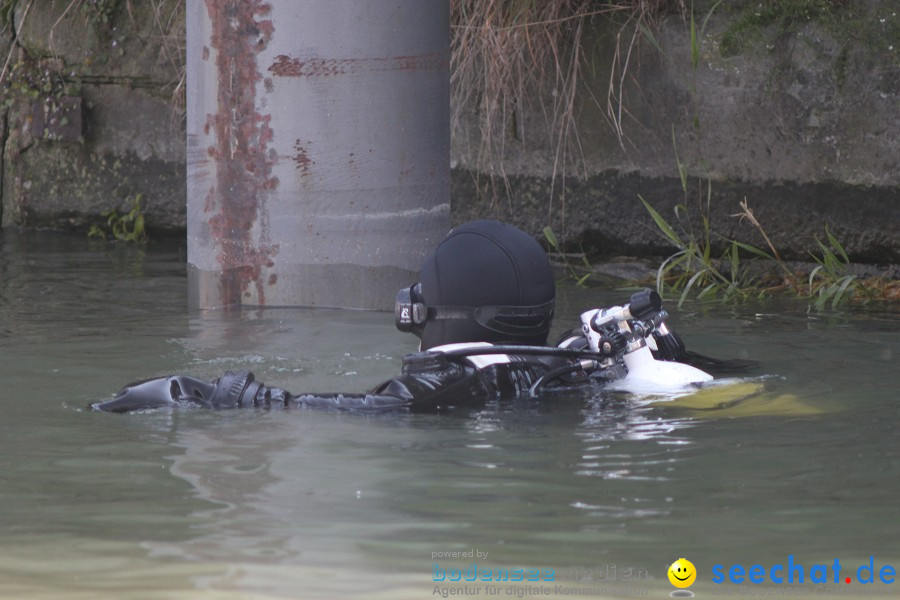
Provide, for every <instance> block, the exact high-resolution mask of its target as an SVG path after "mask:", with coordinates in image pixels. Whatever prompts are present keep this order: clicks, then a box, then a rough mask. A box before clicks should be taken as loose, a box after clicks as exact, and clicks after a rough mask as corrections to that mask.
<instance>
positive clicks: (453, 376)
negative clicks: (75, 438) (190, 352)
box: [91, 355, 491, 412]
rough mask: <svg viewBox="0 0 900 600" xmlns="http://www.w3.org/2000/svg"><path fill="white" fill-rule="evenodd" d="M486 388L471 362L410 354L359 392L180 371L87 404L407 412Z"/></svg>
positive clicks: (476, 399)
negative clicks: (299, 388) (289, 387)
mask: <svg viewBox="0 0 900 600" xmlns="http://www.w3.org/2000/svg"><path fill="white" fill-rule="evenodd" d="M489 388H490V386H489V385H488V384H487V383H486V381H485V379H484V377H483V376H482V374H481V373H480V372H479V371H478V370H477V369H475V368H474V367H472V366H469V365H465V364H460V363H458V362H451V361H447V360H440V359H436V358H435V357H433V356H428V357H427V359H426V360H423V359H422V356H421V355H413V356H412V357H407V359H404V366H403V372H402V373H401V375H400V376H398V377H395V378H394V379H390V380H388V381H386V382H384V383H382V384H381V385H379V386H377V387H376V388H374V389H373V390H371V391H370V392H368V393H364V394H341V393H331V394H292V393H290V392H288V391H286V390H283V389H280V388H276V387H270V386H267V385H265V384H263V383H262V382H259V381H256V378H255V377H254V375H253V373H251V372H249V371H242V372H240V373H232V372H230V371H229V372H227V373H225V375H223V376H222V377H220V378H219V379H215V380H213V381H202V380H200V379H197V378H194V377H189V376H185V375H172V376H168V377H157V378H155V379H148V380H144V381H137V382H134V383H131V384H129V385H127V386H125V387H124V388H122V389H121V390H119V392H118V393H117V394H116V396H115V397H114V398H112V399H111V400H107V401H105V402H98V403H95V404H92V405H91V408H92V409H93V410H97V411H105V412H134V411H140V410H152V409H156V408H173V407H177V406H182V407H191V406H193V407H201V408H212V409H226V408H289V407H302V408H315V409H325V410H350V411H390V410H398V409H400V410H409V411H411V412H440V411H443V410H447V409H450V408H455V407H458V406H471V405H475V404H479V403H480V404H483V403H484V402H485V400H487V398H488V397H489V396H490V393H491V392H490V389H489Z"/></svg>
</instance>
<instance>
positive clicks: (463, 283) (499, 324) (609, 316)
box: [91, 220, 747, 413]
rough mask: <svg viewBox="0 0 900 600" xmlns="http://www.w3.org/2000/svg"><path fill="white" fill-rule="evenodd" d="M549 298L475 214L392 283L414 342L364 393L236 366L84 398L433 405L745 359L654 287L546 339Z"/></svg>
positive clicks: (541, 265) (447, 406) (525, 260)
mask: <svg viewBox="0 0 900 600" xmlns="http://www.w3.org/2000/svg"><path fill="white" fill-rule="evenodd" d="M555 300H556V286H555V283H554V278H553V272H552V268H551V266H550V262H549V260H548V257H547V254H546V252H544V249H543V248H542V247H541V246H540V244H538V243H537V241H536V240H535V239H534V238H532V237H531V236H529V235H528V234H526V233H525V232H523V231H521V230H519V229H517V228H515V227H512V226H510V225H506V224H503V223H500V222H498V221H485V220H483V221H474V222H470V223H467V224H465V225H461V226H459V227H456V228H455V229H453V230H452V231H451V232H450V233H449V234H448V236H447V237H446V238H445V239H444V240H443V241H442V242H441V243H440V244H439V245H438V246H437V247H436V248H435V249H434V251H433V252H431V254H429V255H428V257H427V258H426V259H425V262H424V263H423V265H422V267H421V269H420V271H419V281H418V283H416V284H414V285H412V286H411V287H409V288H404V289H402V290H400V291H399V292H398V294H397V298H396V303H395V322H396V325H397V327H398V328H399V329H400V330H401V331H405V332H411V333H413V334H415V335H416V336H417V337H418V338H419V339H420V340H421V343H420V346H419V351H418V352H416V353H412V354H408V355H407V356H405V357H404V358H403V366H402V369H401V373H400V375H398V376H397V377H395V378H393V379H390V380H388V381H386V382H384V383H381V384H380V385H378V386H376V387H375V388H373V389H372V390H371V391H369V392H367V393H357V394H337V393H330V394H292V393H290V392H288V391H285V390H282V389H279V388H276V387H270V386H266V385H264V384H263V383H261V382H258V381H256V380H255V378H254V376H253V374H252V373H251V372H249V371H242V372H239V373H233V372H227V373H225V375H223V376H222V377H220V378H219V379H216V380H213V381H202V380H199V379H196V378H194V377H190V376H185V375H174V376H168V377H158V378H154V379H148V380H145V381H139V382H135V383H132V384H130V385H128V386H126V387H124V388H123V389H122V390H121V391H119V392H118V394H116V396H115V397H114V398H112V399H111V400H107V401H104V402H99V403H96V404H93V405H91V407H92V408H93V409H94V410H99V411H110V412H130V411H136V410H147V409H154V408H162V407H174V406H196V407H204V408H212V409H225V408H242V407H260V408H274V407H285V408H287V407H306V408H317V409H331V410H335V409H336V410H356V411H405V412H430V413H434V412H444V411H449V410H452V409H459V408H477V407H480V406H483V405H484V404H485V402H487V401H488V400H490V399H493V398H502V399H512V398H516V397H525V396H529V397H530V396H534V395H536V394H537V392H538V391H539V390H540V389H542V388H544V387H548V386H551V385H568V386H571V385H579V384H584V383H586V382H590V381H600V382H602V383H605V384H608V385H612V384H615V385H623V386H625V387H624V388H623V389H629V386H631V387H634V386H638V387H642V388H647V386H649V388H650V389H672V388H674V387H683V386H688V385H696V384H699V383H702V382H704V381H708V380H710V379H712V376H711V375H709V374H708V373H706V372H705V371H703V370H700V369H699V368H697V367H698V366H702V367H703V368H704V369H707V370H710V369H718V370H735V369H737V370H740V369H742V368H743V367H745V366H746V365H747V363H746V361H717V360H715V359H711V358H708V357H704V356H701V355H698V354H695V353H692V352H689V351H687V350H685V347H684V344H683V343H682V341H681V339H680V338H679V337H678V336H677V335H676V334H675V333H673V332H671V331H670V330H669V329H668V328H667V327H666V324H665V319H666V317H667V314H666V312H665V311H664V310H663V309H662V304H661V299H660V297H659V295H658V294H657V293H656V292H652V291H650V290H644V291H642V292H639V293H637V294H634V295H633V296H632V297H631V300H630V302H629V303H628V304H627V305H624V306H615V307H611V308H607V309H602V310H601V309H593V310H589V311H587V312H585V313H583V314H582V315H581V321H582V324H581V326H580V327H577V328H575V329H573V330H571V331H569V332H567V333H566V334H564V335H563V336H562V337H561V338H560V340H559V342H558V344H557V345H556V346H547V345H546V344H547V336H548V335H549V333H550V327H551V324H552V322H553V314H554V309H555Z"/></svg>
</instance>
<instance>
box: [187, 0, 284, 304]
mask: <svg viewBox="0 0 900 600" xmlns="http://www.w3.org/2000/svg"><path fill="white" fill-rule="evenodd" d="M205 2H206V9H207V12H208V13H209V17H210V21H211V23H212V35H211V45H212V47H213V48H214V49H215V50H216V51H217V52H216V74H217V79H218V95H217V99H216V100H217V101H216V104H217V112H216V113H215V114H208V115H207V118H206V124H205V129H206V131H207V132H210V131H212V132H213V133H214V135H215V143H214V145H212V146H209V148H208V150H207V151H208V153H209V156H210V158H211V159H212V160H213V161H214V162H215V164H216V179H215V183H214V185H213V186H212V187H211V188H210V190H209V194H208V195H207V197H206V201H205V203H204V212H206V213H211V214H210V217H209V227H210V235H211V236H212V239H213V240H214V241H215V244H216V247H217V254H216V258H217V260H218V263H219V265H220V267H221V276H220V280H219V286H220V292H221V297H222V302H223V304H224V305H226V306H238V305H240V304H241V303H242V298H245V297H250V296H251V295H252V294H251V289H253V288H255V291H256V294H257V298H258V304H259V305H260V306H263V305H265V287H266V286H269V285H275V283H276V282H277V275H276V274H275V273H274V272H273V271H272V268H273V267H274V266H275V262H274V257H275V255H276V254H277V253H278V245H277V244H272V243H271V242H270V240H269V223H268V213H267V211H266V198H267V196H268V195H269V193H270V192H271V191H272V190H274V189H275V188H276V187H277V186H278V179H277V178H276V177H274V176H272V166H273V165H274V163H275V160H276V158H277V157H276V155H275V151H274V149H273V150H271V151H269V150H268V148H267V146H268V144H269V142H271V141H272V138H273V135H274V133H273V131H272V129H271V127H269V122H270V120H271V116H270V115H267V114H261V113H260V112H259V111H258V110H257V107H256V87H257V83H258V82H259V81H261V80H262V75H261V74H260V72H259V69H258V67H257V62H256V61H257V56H258V54H259V53H260V52H262V51H263V50H265V48H266V46H267V45H268V43H269V41H270V40H271V38H272V33H273V31H274V29H275V28H274V26H273V24H272V21H271V20H269V19H266V17H268V16H269V13H270V11H271V6H270V5H269V4H267V3H265V2H262V1H261V0H205Z"/></svg>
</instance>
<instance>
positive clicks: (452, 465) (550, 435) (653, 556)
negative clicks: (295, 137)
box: [0, 232, 900, 598]
mask: <svg viewBox="0 0 900 600" xmlns="http://www.w3.org/2000/svg"><path fill="white" fill-rule="evenodd" d="M184 261H185V256H184V251H183V249H182V248H181V247H180V246H179V245H177V244H168V245H167V244H157V245H150V246H148V247H147V248H144V249H139V248H128V247H121V246H107V245H100V246H92V245H90V244H88V243H87V242H86V241H85V240H82V239H81V238H77V237H74V238H73V237H69V236H59V235H52V234H34V233H32V234H17V233H14V232H3V233H2V234H0V378H2V380H3V382H4V385H3V388H2V389H3V391H2V392H0V406H2V413H0V597H2V598H98V597H99V598H105V597H109V598H205V597H209V598H357V597H359V598H431V597H440V594H439V593H438V594H435V591H436V590H435V586H436V585H437V586H438V588H439V589H438V590H437V591H438V592H439V591H440V588H442V587H443V588H445V589H451V590H454V591H460V592H461V593H460V595H457V596H455V597H498V598H509V597H525V598H532V597H594V596H603V597H606V596H608V597H634V596H636V595H637V596H641V597H651V598H664V597H668V595H669V592H670V591H672V590H673V589H674V588H672V586H671V585H670V584H669V582H668V580H667V578H666V570H667V567H668V565H669V564H670V563H671V562H672V561H674V560H675V559H676V558H678V557H681V556H684V557H686V558H688V559H689V560H691V561H692V562H693V563H694V564H695V565H696V567H697V569H698V571H699V575H698V578H697V582H696V583H695V584H694V586H692V590H693V591H694V592H695V593H696V595H697V597H698V598H699V597H712V596H727V595H748V594H759V593H763V592H767V591H768V592H772V593H775V592H780V593H786V591H787V590H788V589H789V588H788V587H786V586H782V587H779V586H772V585H766V586H751V585H748V584H744V585H734V584H729V583H725V584H722V585H716V584H713V583H712V581H711V577H712V568H713V566H714V565H716V564H721V565H724V568H725V569H726V571H727V569H728V568H729V567H730V566H731V565H733V564H741V565H743V566H745V567H749V566H751V565H754V564H760V565H763V566H765V567H766V569H767V572H768V567H770V566H771V565H773V564H783V563H786V562H787V557H788V555H792V556H793V557H794V561H795V562H798V563H801V564H803V565H805V567H806V569H807V573H806V577H807V580H806V581H805V583H804V584H795V585H792V586H790V589H791V590H794V589H795V588H796V589H795V593H797V594H800V593H804V592H805V593H806V594H809V595H814V594H818V595H819V596H820V597H829V596H831V597H847V596H846V593H847V592H852V595H863V594H864V593H869V592H871V593H877V594H878V595H884V596H890V595H895V596H896V591H895V590H898V589H900V588H898V587H897V586H900V583H894V584H892V585H886V584H882V583H879V582H877V581H876V583H873V584H869V585H865V586H864V585H862V584H860V583H859V582H858V581H856V580H855V577H856V575H855V573H856V568H857V567H858V566H860V565H862V564H868V560H869V557H870V556H874V564H875V567H876V572H877V569H878V568H880V567H881V566H882V565H893V566H894V567H896V568H898V569H900V547H898V542H897V541H898V539H900V505H898V498H900V444H898V441H900V436H898V433H900V431H898V416H900V408H898V406H900V404H898V402H897V394H896V388H897V383H898V377H897V372H898V357H900V343H898V335H897V334H898V331H900V311H898V310H897V309H896V308H890V307H888V308H885V307H884V306H882V307H880V308H868V309H855V310H853V311H849V312H834V313H824V314H822V313H809V312H807V310H806V307H805V306H804V305H801V304H798V303H793V302H770V303H766V304H756V305H747V306H739V307H737V308H725V307H721V306H718V305H711V306H710V305H691V306H686V307H684V308H682V309H680V310H679V309H675V308H674V307H670V308H672V311H671V312H672V313H673V316H672V318H671V320H670V323H671V325H672V327H673V328H674V329H675V330H676V331H679V332H680V333H682V334H683V335H684V337H685V338H686V339H687V341H688V344H689V346H690V347H692V348H694V349H696V350H697V351H700V352H704V353H707V354H712V355H718V356H740V357H747V358H752V359H756V360H759V361H761V362H762V368H761V369H760V371H759V372H758V374H767V375H772V376H776V377H775V378H773V379H772V380H771V381H770V388H771V390H772V394H779V395H790V396H793V397H795V399H796V400H797V402H798V403H803V404H804V405H805V406H806V407H807V408H809V407H812V409H814V410H815V411H816V412H817V414H795V415H785V414H758V415H754V416H745V417H740V418H737V417H733V416H729V415H728V413H727V412H724V413H721V414H720V413H718V412H717V411H706V412H705V413H704V414H699V413H690V412H685V411H676V410H672V409H671V408H670V407H666V406H659V405H655V406H646V405H644V404H643V403H641V402H639V401H637V400H636V399H634V398H630V397H627V396H623V395H612V394H608V393H604V392H603V390H602V389H592V390H582V391H580V392H577V393H571V394H556V395H553V396H551V397H549V398H545V399H544V400H543V401H540V402H514V403H503V404H492V405H489V406H487V407H486V408H485V409H484V410H481V411H477V412H474V413H471V414H460V415H443V416H427V415H426V416H402V415H385V416H363V415H354V414H334V413H316V412H313V411H303V410H294V411H277V412H271V413H267V412H262V411H259V412H257V411H249V410H245V411H230V412H210V411H202V410H193V411H191V410H182V411H175V412H169V411H160V412H155V413H146V414H135V415H111V414H99V413H92V412H90V411H88V410H85V407H86V406H87V405H88V404H89V403H90V402H95V401H98V400H102V399H106V398H109V397H111V396H112V395H113V394H114V393H115V391H116V390H117V389H118V388H119V387H121V386H122V385H124V384H125V383H127V382H129V381H131V380H134V379H139V378H145V377H149V376H154V375H163V374H167V373H174V372H181V373H190V374H194V375H197V376H201V377H205V378H214V377H217V376H219V375H220V374H221V373H222V372H223V371H224V370H226V369H237V368H250V369H251V370H253V371H254V372H255V373H256V374H257V377H258V378H259V379H261V380H262V381H265V382H267V383H271V384H278V385H280V386H283V387H285V388H287V389H289V390H291V391H294V392H304V391H348V392H354V391H361V390H364V389H367V388H370V387H372V386H373V385H375V384H376V383H378V382H379V381H381V380H383V379H386V378H389V377H391V376H393V375H394V374H396V373H397V371H398V368H399V363H400V358H401V357H402V355H403V354H404V353H406V352H409V351H412V350H414V348H415V340H414V338H412V337H411V336H407V335H404V334H401V333H399V332H397V331H396V330H395V329H394V326H393V322H392V321H393V318H392V315H389V314H385V313H367V312H350V311H347V312H341V311H328V310H315V311H314V310H290V309H273V310H269V311H263V312H259V311H246V312H243V313H241V314H231V315H224V314H221V313H208V314H199V313H198V314H188V313H187V312H186V309H185V307H186V304H187V300H186V289H185V288H186V277H185V264H184ZM628 295H629V292H623V291H615V290H597V289H594V290H573V289H568V290H561V293H560V310H559V313H560V315H559V317H558V319H557V322H558V324H559V328H560V330H562V329H563V328H564V327H566V326H569V325H571V324H572V323H574V322H575V321H576V320H577V315H578V313H579V312H580V311H581V310H583V309H585V308H588V307H594V306H605V305H609V304H613V303H617V302H621V301H624V300H625V299H627V297H628ZM470 550H472V551H475V552H478V553H480V555H477V556H475V557H473V558H468V557H463V556H458V557H456V558H437V557H436V554H435V553H448V552H468V551H470ZM485 554H486V556H484V555H485ZM835 559H839V560H840V563H841V565H843V566H844V567H845V569H846V572H844V571H842V573H841V576H842V577H843V576H844V575H852V576H853V577H854V581H853V582H852V583H851V584H844V583H843V581H841V582H840V583H839V584H834V583H831V577H832V576H831V574H829V585H828V586H824V587H823V586H819V585H817V584H814V583H811V582H810V581H809V579H808V578H809V569H810V568H811V566H812V565H814V564H823V565H832V564H833V563H834V560H835ZM436 563H437V564H438V568H439V569H440V570H443V571H445V572H447V573H449V572H450V571H451V570H452V569H465V568H468V567H469V566H470V565H471V564H472V563H476V565H477V567H478V568H479V569H488V568H493V569H496V568H498V567H502V568H509V569H515V568H519V567H520V568H526V569H538V570H541V571H542V572H545V571H546V570H548V569H553V570H554V573H555V580H554V582H553V584H552V585H551V586H550V587H548V590H549V595H547V594H543V592H541V593H538V592H539V591H540V590H537V589H529V588H525V587H523V586H526V585H532V586H536V585H537V586H539V585H541V584H536V583H531V582H527V581H525V582H521V583H517V584H509V583H507V584H504V585H502V586H498V587H497V588H496V591H497V594H489V592H488V589H487V588H488V587H489V586H490V585H491V584H489V583H484V582H478V583H474V584H469V586H470V589H469V591H472V592H473V593H471V594H468V595H466V594H464V592H466V591H467V590H465V588H463V587H462V586H461V584H457V583H449V582H448V580H446V579H445V580H444V581H443V582H435V581H434V578H435V571H434V568H435V567H434V565H435V564H436ZM462 583H465V582H462ZM479 586H480V589H479V590H478V592H477V593H475V587H479ZM556 586H561V588H559V589H557V588H556ZM576 592H577V593H576ZM582 592H583V593H582ZM517 594H518V595H517Z"/></svg>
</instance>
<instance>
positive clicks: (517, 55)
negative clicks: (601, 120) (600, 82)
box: [450, 0, 684, 191]
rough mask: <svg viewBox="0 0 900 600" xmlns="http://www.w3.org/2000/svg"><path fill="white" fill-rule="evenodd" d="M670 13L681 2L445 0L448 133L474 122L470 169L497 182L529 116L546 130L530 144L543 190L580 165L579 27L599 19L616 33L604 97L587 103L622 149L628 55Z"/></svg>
mask: <svg viewBox="0 0 900 600" xmlns="http://www.w3.org/2000/svg"><path fill="white" fill-rule="evenodd" d="M673 6H674V7H678V8H681V9H684V5H683V3H682V1H681V0H618V1H615V2H597V1H596V0H451V41H450V46H451V90H452V91H451V107H452V118H453V129H454V131H457V132H460V131H464V128H463V127H462V126H461V125H462V124H463V123H464V122H465V119H467V118H469V115H471V114H473V113H474V114H476V115H477V122H478V132H477V137H478V141H477V142H476V147H475V150H474V153H473V154H474V164H473V165H472V166H473V167H475V169H477V170H478V171H480V172H481V173H484V174H487V175H488V176H489V180H490V181H491V184H492V187H494V184H495V183H496V182H498V181H499V182H502V183H503V184H506V183H507V173H506V167H505V164H506V157H507V144H508V143H510V142H524V141H525V139H526V137H527V136H528V135H531V132H529V131H526V125H525V120H524V119H523V118H522V116H523V114H525V113H530V114H534V113H535V111H536V113H537V114H541V115H543V117H544V120H545V122H546V127H542V128H541V129H540V131H539V132H537V134H538V135H542V136H546V138H545V139H544V140H541V141H539V142H538V143H539V145H542V146H545V147H546V148H547V151H548V152H549V153H551V156H552V164H553V184H552V185H551V190H552V189H553V187H554V186H555V184H556V181H557V179H558V178H559V179H561V180H564V178H565V176H566V173H567V170H568V169H569V168H570V167H571V166H572V165H575V164H577V163H578V159H579V158H580V157H581V152H580V147H581V144H580V138H579V132H578V128H577V126H576V108H577V106H578V103H577V100H578V98H579V95H580V94H581V92H582V89H581V88H580V83H581V78H582V69H583V68H584V49H583V44H584V37H585V29H586V28H587V27H589V26H590V24H591V21H592V19H596V18H600V17H601V16H603V17H607V18H610V17H611V18H615V19H616V22H617V23H619V26H618V29H617V36H616V44H615V51H614V53H613V55H612V56H610V57H608V58H609V61H610V67H611V68H610V80H609V85H608V91H607V97H606V99H605V101H601V100H598V99H596V98H594V99H593V100H594V101H596V102H597V103H598V104H600V105H601V107H602V108H603V109H604V111H605V114H606V116H607V119H608V121H609V123H610V126H611V127H612V130H613V132H614V134H615V135H616V136H617V137H618V139H619V141H620V143H622V140H623V136H624V131H623V119H625V118H626V117H627V116H628V114H627V107H626V103H625V97H624V89H625V84H626V81H627V78H628V74H629V69H630V67H631V66H632V64H633V63H632V60H633V53H634V50H635V48H636V46H637V44H638V43H639V42H640V40H641V38H642V37H648V36H652V34H650V30H651V28H650V25H651V24H652V22H653V20H654V18H655V17H656V16H657V15H659V14H660V13H661V12H662V11H663V10H667V9H670V8H672V7H673ZM650 39H651V40H652V37H650ZM591 98H593V97H591ZM561 187H562V186H561ZM506 189H507V191H508V185H507V186H506Z"/></svg>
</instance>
